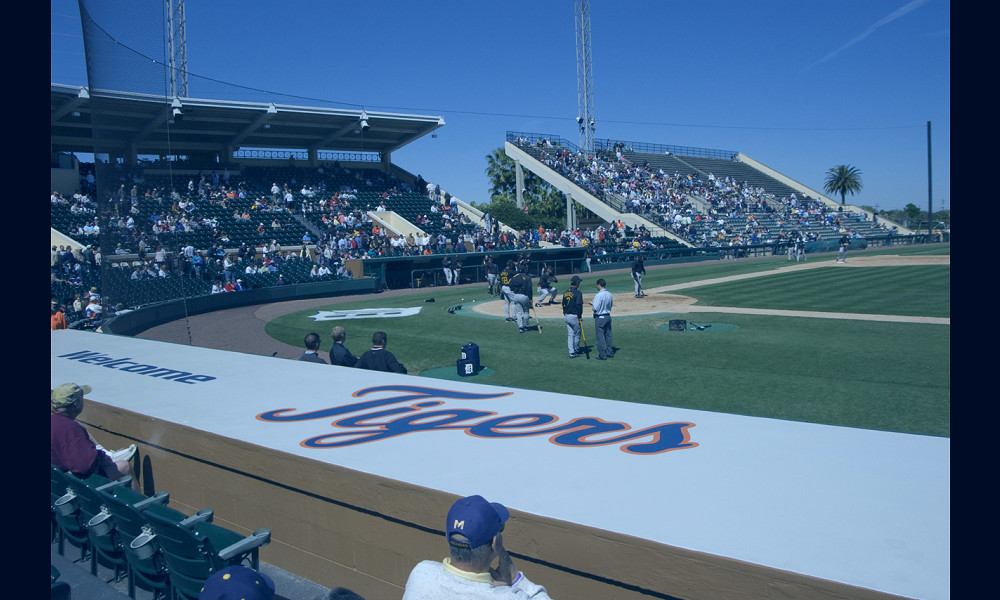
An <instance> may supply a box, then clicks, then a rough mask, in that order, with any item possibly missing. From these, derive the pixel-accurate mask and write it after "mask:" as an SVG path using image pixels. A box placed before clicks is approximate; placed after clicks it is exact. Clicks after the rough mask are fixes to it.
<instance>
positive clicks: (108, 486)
mask: <svg viewBox="0 0 1000 600" xmlns="http://www.w3.org/2000/svg"><path fill="white" fill-rule="evenodd" d="M126 485H132V477H131V476H129V475H125V476H124V477H119V478H118V479H115V480H114V481H112V482H109V483H105V484H104V485H102V486H100V487H99V488H97V491H98V492H110V491H111V490H113V489H114V488H116V487H118V486H126Z"/></svg>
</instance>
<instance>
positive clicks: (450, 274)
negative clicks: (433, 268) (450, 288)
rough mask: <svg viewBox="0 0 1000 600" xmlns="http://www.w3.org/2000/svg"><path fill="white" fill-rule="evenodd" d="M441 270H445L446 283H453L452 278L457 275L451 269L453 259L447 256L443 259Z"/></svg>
mask: <svg viewBox="0 0 1000 600" xmlns="http://www.w3.org/2000/svg"><path fill="white" fill-rule="evenodd" d="M441 270H442V271H444V280H445V284H446V285H452V278H453V277H454V276H455V272H454V271H452V270H451V259H450V258H448V257H447V256H445V257H444V258H442V259H441Z"/></svg>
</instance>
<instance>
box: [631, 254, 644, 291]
mask: <svg viewBox="0 0 1000 600" xmlns="http://www.w3.org/2000/svg"><path fill="white" fill-rule="evenodd" d="M645 273H646V267H645V266H644V265H643V264H642V257H641V256H640V257H638V258H636V259H635V261H634V262H633V263H632V281H634V282H635V297H636V298H645V297H646V294H644V293H643V292H642V276H643V275H644V274H645Z"/></svg>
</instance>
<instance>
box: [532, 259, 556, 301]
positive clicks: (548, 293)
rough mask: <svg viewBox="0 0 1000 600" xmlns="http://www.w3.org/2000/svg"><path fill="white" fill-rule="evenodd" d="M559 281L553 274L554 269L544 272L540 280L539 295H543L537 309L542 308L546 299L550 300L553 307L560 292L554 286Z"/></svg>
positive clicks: (539, 299)
mask: <svg viewBox="0 0 1000 600" xmlns="http://www.w3.org/2000/svg"><path fill="white" fill-rule="evenodd" d="M557 281H559V280H558V279H556V276H555V275H554V274H553V273H552V267H548V268H546V269H545V270H544V271H543V272H542V275H541V276H540V277H539V278H538V293H539V294H541V296H539V297H538V302H536V303H535V306H536V307H539V306H541V305H542V303H544V302H545V298H546V297H548V299H549V302H548V304H550V305H551V304H555V303H556V294H558V293H559V291H558V290H557V289H556V287H555V286H554V285H552V284H553V283H555V282H557Z"/></svg>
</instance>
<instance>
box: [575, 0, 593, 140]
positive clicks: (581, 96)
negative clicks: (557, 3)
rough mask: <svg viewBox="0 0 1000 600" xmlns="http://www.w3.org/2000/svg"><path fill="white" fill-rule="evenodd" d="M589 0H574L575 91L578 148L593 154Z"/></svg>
mask: <svg viewBox="0 0 1000 600" xmlns="http://www.w3.org/2000/svg"><path fill="white" fill-rule="evenodd" d="M590 53H591V48H590V0H576V89H577V115H576V122H577V124H578V125H579V126H580V148H581V149H582V150H583V151H584V152H586V153H588V154H592V153H593V152H594V132H595V129H596V122H595V121H594V69H593V65H592V64H591V60H590Z"/></svg>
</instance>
